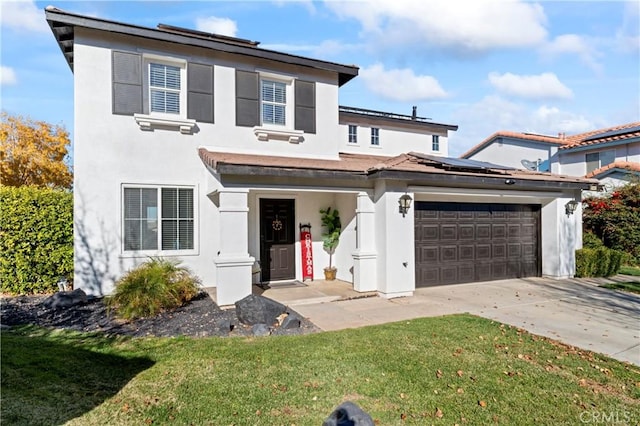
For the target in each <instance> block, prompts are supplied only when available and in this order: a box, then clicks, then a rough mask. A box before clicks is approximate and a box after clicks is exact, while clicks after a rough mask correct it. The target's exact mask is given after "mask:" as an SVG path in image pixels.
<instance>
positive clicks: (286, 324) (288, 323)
mask: <svg viewBox="0 0 640 426" xmlns="http://www.w3.org/2000/svg"><path fill="white" fill-rule="evenodd" d="M300 323H301V321H300V318H298V316H297V315H295V314H289V315H287V316H286V317H285V318H284V320H282V324H281V325H280V328H283V329H285V330H288V329H290V328H299V327H300Z"/></svg>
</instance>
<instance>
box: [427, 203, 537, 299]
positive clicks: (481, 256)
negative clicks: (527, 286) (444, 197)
mask: <svg viewBox="0 0 640 426" xmlns="http://www.w3.org/2000/svg"><path fill="white" fill-rule="evenodd" d="M539 235H540V206H537V205H515V204H479V203H478V204H476V203H433V202H420V201H419V202H417V203H416V208H415V239H416V241H415V248H416V287H427V286H433V285H442V284H458V283H466V282H473V281H490V280H501V279H506V278H522V277H531V276H539V275H540V236H539Z"/></svg>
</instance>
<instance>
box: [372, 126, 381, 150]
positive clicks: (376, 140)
mask: <svg viewBox="0 0 640 426" xmlns="http://www.w3.org/2000/svg"><path fill="white" fill-rule="evenodd" d="M371 145H373V146H379V145H380V129H378V128H377V127H372V128H371Z"/></svg>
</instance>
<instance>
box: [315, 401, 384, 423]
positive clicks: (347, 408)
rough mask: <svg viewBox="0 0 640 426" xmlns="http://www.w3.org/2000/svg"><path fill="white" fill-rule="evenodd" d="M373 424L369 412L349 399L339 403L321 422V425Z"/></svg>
mask: <svg viewBox="0 0 640 426" xmlns="http://www.w3.org/2000/svg"><path fill="white" fill-rule="evenodd" d="M349 425H352V426H374V423H373V419H372V418H371V416H370V415H369V414H367V413H366V412H364V411H362V409H361V408H360V407H358V406H357V405H356V404H354V403H353V402H351V401H346V402H343V403H342V404H340V405H339V406H338V407H337V408H336V409H335V410H333V413H331V415H330V416H329V417H327V419H326V420H325V421H324V422H323V423H322V426H349Z"/></svg>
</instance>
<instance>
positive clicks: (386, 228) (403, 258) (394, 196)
mask: <svg viewBox="0 0 640 426" xmlns="http://www.w3.org/2000/svg"><path fill="white" fill-rule="evenodd" d="M405 188H406V187H404V186H401V185H392V184H390V183H389V182H377V183H376V195H375V196H376V203H375V208H376V231H377V232H376V235H377V238H376V246H377V248H378V256H379V257H380V260H379V261H378V287H377V290H378V293H379V294H380V296H382V297H386V298H392V297H404V296H411V295H413V292H414V290H415V288H416V277H415V275H416V274H415V241H414V238H415V237H414V233H415V231H414V228H413V226H414V210H413V209H414V205H413V203H412V205H411V208H410V209H409V211H408V212H407V213H406V214H405V215H404V217H403V215H402V214H401V213H400V212H399V211H398V207H399V204H398V199H399V198H400V197H401V196H402V195H404V194H405V193H406V192H405ZM409 195H410V196H411V198H415V197H414V194H413V193H409Z"/></svg>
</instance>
